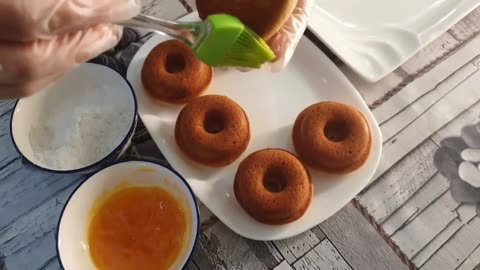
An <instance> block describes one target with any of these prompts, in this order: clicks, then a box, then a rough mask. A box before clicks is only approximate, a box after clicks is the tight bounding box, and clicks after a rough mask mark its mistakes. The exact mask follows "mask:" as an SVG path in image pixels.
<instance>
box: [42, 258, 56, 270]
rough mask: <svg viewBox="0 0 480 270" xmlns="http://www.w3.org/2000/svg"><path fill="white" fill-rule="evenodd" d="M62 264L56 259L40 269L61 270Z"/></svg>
mask: <svg viewBox="0 0 480 270" xmlns="http://www.w3.org/2000/svg"><path fill="white" fill-rule="evenodd" d="M60 269H61V268H60V263H59V262H58V259H57V257H54V258H52V259H51V260H50V262H48V263H47V265H45V266H43V267H41V268H40V270H60Z"/></svg>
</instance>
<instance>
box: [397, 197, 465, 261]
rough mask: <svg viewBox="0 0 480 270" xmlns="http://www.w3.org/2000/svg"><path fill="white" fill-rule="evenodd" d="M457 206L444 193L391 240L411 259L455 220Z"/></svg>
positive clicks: (455, 202) (456, 203)
mask: <svg viewBox="0 0 480 270" xmlns="http://www.w3.org/2000/svg"><path fill="white" fill-rule="evenodd" d="M459 205H460V203H459V202H457V201H455V200H454V199H453V198H452V196H451V195H450V193H444V194H443V195H442V196H441V197H440V198H439V199H438V200H436V201H435V202H434V203H432V204H431V205H430V206H429V207H427V208H426V209H425V210H424V211H423V212H422V213H421V214H419V215H418V216H417V217H416V218H415V219H413V220H412V221H411V222H410V223H406V225H405V226H403V227H402V228H400V229H399V230H398V231H397V232H395V233H394V234H393V235H392V237H391V238H392V239H393V240H394V241H395V242H396V243H397V245H398V246H399V247H400V249H401V250H402V251H403V252H404V253H405V255H407V256H408V257H409V258H411V257H412V256H413V255H415V254H416V253H417V252H418V251H420V250H421V249H422V248H423V247H425V246H426V245H427V244H428V243H429V242H430V241H432V240H433V239H434V238H435V237H436V236H437V235H438V234H439V233H440V232H441V231H443V230H444V229H445V228H446V227H447V226H448V225H449V224H450V223H451V222H452V221H453V220H455V219H456V218H457V216H458V213H457V212H456V209H457V208H458V207H459Z"/></svg>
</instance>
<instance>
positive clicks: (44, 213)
mask: <svg viewBox="0 0 480 270" xmlns="http://www.w3.org/2000/svg"><path fill="white" fill-rule="evenodd" d="M77 184H78V182H77V183H76V184H73V185H70V186H69V187H67V188H66V189H64V190H62V191H61V192H60V193H59V194H56V195H55V196H53V197H52V198H50V199H49V200H48V201H46V202H45V203H43V204H42V205H40V206H39V207H37V208H35V209H34V210H32V211H31V212H29V213H28V214H26V215H24V216H22V217H20V218H18V219H16V220H15V221H14V222H13V223H12V224H10V225H9V226H8V227H6V228H5V229H3V230H1V231H0V253H2V254H4V256H10V255H12V254H14V253H15V252H17V251H18V250H20V249H23V248H25V247H27V246H28V245H30V244H31V243H32V242H34V241H35V240H36V239H38V238H41V237H43V236H44V235H46V234H48V233H50V232H51V231H53V230H55V229H56V227H57V222H58V219H59V218H60V213H61V211H62V209H63V207H64V206H65V203H66V201H67V199H68V197H69V196H70V194H71V193H72V192H73V190H74V189H75V188H76V186H77Z"/></svg>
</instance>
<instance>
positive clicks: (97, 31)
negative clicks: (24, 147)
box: [0, 0, 141, 99]
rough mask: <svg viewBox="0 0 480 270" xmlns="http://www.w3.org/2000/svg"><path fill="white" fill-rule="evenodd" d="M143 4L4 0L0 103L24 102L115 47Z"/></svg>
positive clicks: (0, 5) (0, 0) (133, 0)
mask: <svg viewBox="0 0 480 270" xmlns="http://www.w3.org/2000/svg"><path fill="white" fill-rule="evenodd" d="M140 10H141V0H0V99H1V98H14V97H23V96H28V95H31V94H33V93H35V92H36V91H38V90H41V89H43V88H45V87H46V86H48V85H49V84H50V83H52V82H53V81H55V80H56V79H58V78H59V77H61V76H62V75H63V74H65V73H66V72H68V71H69V70H70V69H72V68H74V67H76V66H77V65H79V64H81V63H83V62H85V61H87V60H89V59H91V58H93V57H95V56H97V55H99V54H101V53H102V52H104V51H106V50H108V49H110V48H112V47H114V46H115V45H116V44H117V42H118V41H119V40H120V38H121V36H122V28H121V27H120V26H117V25H112V24H110V23H112V22H118V21H124V20H127V19H130V18H131V17H133V16H135V15H137V14H138V13H139V12H140Z"/></svg>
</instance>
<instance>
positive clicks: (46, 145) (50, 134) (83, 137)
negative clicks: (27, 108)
mask: <svg viewBox="0 0 480 270" xmlns="http://www.w3.org/2000/svg"><path fill="white" fill-rule="evenodd" d="M131 117H132V116H131V109H128V108H122V107H121V106H92V105H90V106H89V105H86V106H82V107H79V108H75V109H73V112H72V113H68V114H67V115H66V116H57V117H56V118H57V119H56V120H54V119H55V117H54V116H53V115H51V117H45V116H44V117H41V119H44V120H46V119H49V120H46V121H39V122H38V123H36V124H34V125H33V126H32V128H31V130H30V133H29V140H30V145H31V147H32V151H33V153H34V155H35V158H36V159H37V160H38V161H39V162H40V163H41V164H42V165H43V166H46V167H48V168H50V169H55V170H72V169H78V168H82V167H85V166H88V165H91V164H93V163H95V162H97V161H99V160H101V159H102V158H104V157H106V156H107V155H108V154H110V153H111V152H112V151H113V150H115V148H116V147H117V146H118V145H119V144H120V143H121V142H122V140H123V139H124V138H125V136H126V134H127V132H128V129H129V127H130V124H131ZM62 118H63V120H62ZM62 122H63V123H62Z"/></svg>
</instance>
